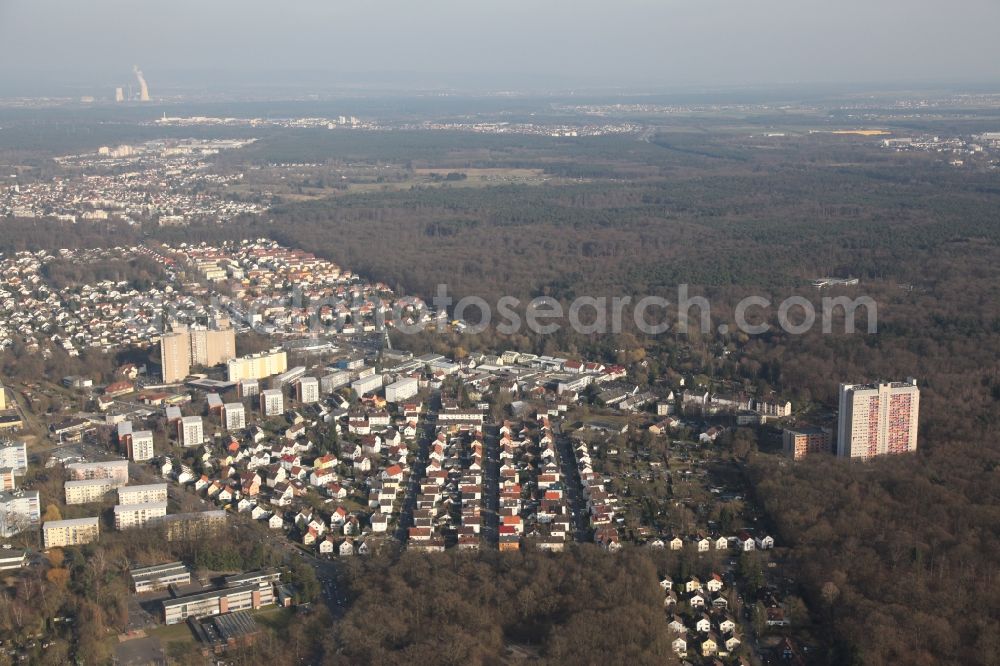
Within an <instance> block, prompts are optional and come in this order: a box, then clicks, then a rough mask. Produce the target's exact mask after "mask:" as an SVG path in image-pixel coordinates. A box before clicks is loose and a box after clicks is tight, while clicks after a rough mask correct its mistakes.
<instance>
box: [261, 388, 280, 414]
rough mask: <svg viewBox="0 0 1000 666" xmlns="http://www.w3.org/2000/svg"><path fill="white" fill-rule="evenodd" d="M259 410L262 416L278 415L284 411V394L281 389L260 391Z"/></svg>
mask: <svg viewBox="0 0 1000 666" xmlns="http://www.w3.org/2000/svg"><path fill="white" fill-rule="evenodd" d="M260 411H261V413H262V414H263V415H264V416H278V415H279V414H282V413H283V412H284V411H285V396H284V394H283V393H282V392H281V389H267V390H266V391H261V394H260Z"/></svg>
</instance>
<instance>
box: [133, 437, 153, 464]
mask: <svg viewBox="0 0 1000 666" xmlns="http://www.w3.org/2000/svg"><path fill="white" fill-rule="evenodd" d="M130 438H131V439H130V441H129V458H131V459H132V461H133V462H144V461H146V460H152V459H153V455H154V451H153V431H151V430H136V431H135V432H133V433H132V434H131V435H130Z"/></svg>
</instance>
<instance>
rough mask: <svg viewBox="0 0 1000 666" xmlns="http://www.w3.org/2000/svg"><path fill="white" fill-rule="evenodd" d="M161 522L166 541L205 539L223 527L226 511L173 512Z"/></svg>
mask: <svg viewBox="0 0 1000 666" xmlns="http://www.w3.org/2000/svg"><path fill="white" fill-rule="evenodd" d="M161 524H162V525H163V528H164V532H165V536H166V538H167V541H189V540H194V539H207V538H209V537H212V536H214V535H216V534H218V533H219V532H221V531H222V530H223V529H224V528H225V526H226V512H225V511H222V510H213V511H196V512H193V513H175V514H171V515H169V516H166V517H165V518H164V519H163V521H162V523H161Z"/></svg>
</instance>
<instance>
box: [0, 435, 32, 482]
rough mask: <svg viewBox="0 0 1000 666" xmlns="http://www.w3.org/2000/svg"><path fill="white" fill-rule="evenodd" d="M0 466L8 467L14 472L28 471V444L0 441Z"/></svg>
mask: <svg viewBox="0 0 1000 666" xmlns="http://www.w3.org/2000/svg"><path fill="white" fill-rule="evenodd" d="M0 467H10V468H11V469H12V470H14V474H18V475H20V474H24V473H25V472H27V471H28V445H27V444H25V443H24V442H0Z"/></svg>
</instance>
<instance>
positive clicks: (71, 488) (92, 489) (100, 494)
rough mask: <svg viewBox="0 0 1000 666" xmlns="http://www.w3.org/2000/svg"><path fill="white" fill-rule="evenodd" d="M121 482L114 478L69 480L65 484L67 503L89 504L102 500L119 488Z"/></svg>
mask: <svg viewBox="0 0 1000 666" xmlns="http://www.w3.org/2000/svg"><path fill="white" fill-rule="evenodd" d="M119 485H123V484H119V483H118V482H117V481H115V480H114V479H81V480H79V481H67V482H66V483H65V484H63V489H64V490H65V491H66V504H89V503H91V502H100V501H101V500H102V499H103V498H104V496H105V495H107V494H108V493H110V492H111V491H112V490H114V489H115V488H117V487H118V486H119Z"/></svg>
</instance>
